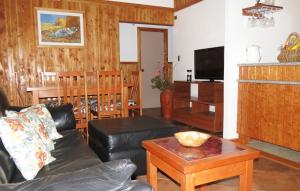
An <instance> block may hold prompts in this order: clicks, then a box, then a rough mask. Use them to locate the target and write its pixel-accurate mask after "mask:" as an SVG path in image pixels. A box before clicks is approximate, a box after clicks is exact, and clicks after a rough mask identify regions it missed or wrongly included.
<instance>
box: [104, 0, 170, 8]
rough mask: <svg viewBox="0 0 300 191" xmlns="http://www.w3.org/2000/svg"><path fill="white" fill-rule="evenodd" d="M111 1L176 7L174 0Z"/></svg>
mask: <svg viewBox="0 0 300 191" xmlns="http://www.w3.org/2000/svg"><path fill="white" fill-rule="evenodd" d="M109 1H118V2H125V3H136V4H144V5H153V6H160V7H171V8H173V7H174V0H109Z"/></svg>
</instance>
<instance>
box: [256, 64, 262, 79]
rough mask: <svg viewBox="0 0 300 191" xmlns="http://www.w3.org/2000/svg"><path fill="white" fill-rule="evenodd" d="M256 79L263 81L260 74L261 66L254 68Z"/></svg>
mask: <svg viewBox="0 0 300 191" xmlns="http://www.w3.org/2000/svg"><path fill="white" fill-rule="evenodd" d="M255 73H256V79H257V80H262V79H263V73H262V67H261V66H256V71H255Z"/></svg>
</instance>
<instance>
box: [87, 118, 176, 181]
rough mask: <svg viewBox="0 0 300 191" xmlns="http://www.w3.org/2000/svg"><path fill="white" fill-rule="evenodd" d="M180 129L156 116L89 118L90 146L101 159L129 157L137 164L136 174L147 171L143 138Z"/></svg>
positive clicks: (161, 135) (170, 134)
mask: <svg viewBox="0 0 300 191" xmlns="http://www.w3.org/2000/svg"><path fill="white" fill-rule="evenodd" d="M178 130H179V129H178V128H177V127H176V126H174V125H172V124H169V123H167V122H164V121H162V120H159V119H155V118H151V117H147V116H142V117H134V118H118V119H102V120H92V121H90V122H89V124H88V132H89V145H90V147H91V148H92V149H93V150H94V151H95V152H96V153H97V155H98V156H99V157H100V158H101V160H102V161H103V162H106V161H110V160H115V159H123V158H130V159H131V160H132V161H133V162H134V163H135V164H136V165H137V170H136V172H135V174H134V175H135V176H138V175H142V174H146V152H145V150H144V149H143V148H142V146H141V142H142V141H143V140H148V139H154V138H159V137H167V136H172V135H173V134H174V133H175V132H177V131H178Z"/></svg>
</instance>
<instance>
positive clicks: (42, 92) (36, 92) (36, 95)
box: [26, 83, 132, 117]
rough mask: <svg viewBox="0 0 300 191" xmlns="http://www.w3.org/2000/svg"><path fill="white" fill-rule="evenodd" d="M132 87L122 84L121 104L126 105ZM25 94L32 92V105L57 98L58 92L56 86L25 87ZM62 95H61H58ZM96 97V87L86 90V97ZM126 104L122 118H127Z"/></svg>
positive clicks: (128, 84) (129, 84)
mask: <svg viewBox="0 0 300 191" xmlns="http://www.w3.org/2000/svg"><path fill="white" fill-rule="evenodd" d="M131 87H132V84H131V83H124V84H123V103H128V96H129V95H128V94H129V90H128V89H130V88H131ZM26 91H27V92H32V104H39V103H40V99H48V98H57V97H58V91H57V86H33V87H27V89H26ZM60 95H62V93H61V94H60ZM96 95H97V87H89V88H87V96H88V97H89V96H96ZM128 116H129V112H128V104H123V114H122V117H128Z"/></svg>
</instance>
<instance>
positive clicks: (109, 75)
mask: <svg viewBox="0 0 300 191" xmlns="http://www.w3.org/2000/svg"><path fill="white" fill-rule="evenodd" d="M96 77H97V102H96V103H97V104H96V107H92V108H91V111H92V113H93V115H94V117H97V118H98V119H101V118H117V117H122V116H123V74H122V72H121V71H97V75H96Z"/></svg>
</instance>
